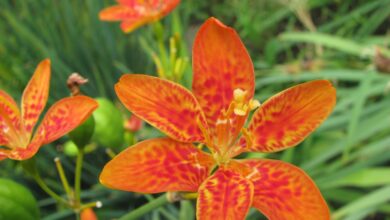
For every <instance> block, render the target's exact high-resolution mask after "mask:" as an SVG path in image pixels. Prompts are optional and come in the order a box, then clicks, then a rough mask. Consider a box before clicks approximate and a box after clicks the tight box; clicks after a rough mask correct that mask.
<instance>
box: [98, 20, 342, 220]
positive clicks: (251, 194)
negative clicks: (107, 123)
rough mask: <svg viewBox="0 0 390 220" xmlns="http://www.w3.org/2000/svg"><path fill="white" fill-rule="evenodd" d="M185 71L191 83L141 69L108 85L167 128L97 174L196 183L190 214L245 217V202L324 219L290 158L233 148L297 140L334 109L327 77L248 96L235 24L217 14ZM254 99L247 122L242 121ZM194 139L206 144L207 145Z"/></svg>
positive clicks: (249, 68)
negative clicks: (249, 155) (262, 97)
mask: <svg viewBox="0 0 390 220" xmlns="http://www.w3.org/2000/svg"><path fill="white" fill-rule="evenodd" d="M193 71H194V79H193V84H192V90H193V92H192V93H191V92H190V91H188V90H187V89H185V88H184V87H182V86H180V85H178V84H175V83H173V82H170V81H167V80H163V79H159V78H155V77H151V76H146V75H135V74H127V75H125V76H123V77H122V78H121V79H120V81H119V83H117V84H116V86H115V90H116V93H117V95H118V97H119V99H120V100H121V101H122V103H123V104H124V105H125V106H126V107H127V108H128V109H129V110H130V111H132V112H133V113H134V114H135V115H137V116H139V117H140V118H142V119H143V120H145V121H147V122H149V123H150V124H152V125H153V126H155V127H157V128H158V129H160V130H162V131H163V132H165V133H166V134H167V135H168V136H169V138H157V139H151V140H146V141H143V142H140V143H137V144H136V145H135V146H133V147H129V148H128V149H126V150H125V151H124V152H122V153H120V154H119V155H118V156H116V157H115V158H114V159H113V160H112V161H110V162H109V163H108V164H107V165H106V166H105V167H104V169H103V172H102V174H101V176H100V181H101V182H102V183H103V184H104V185H106V186H108V187H110V188H114V189H120V190H126V191H134V192H140V193H160V192H164V191H188V192H198V199H197V218H198V219H212V220H217V219H244V218H245V216H246V214H247V212H248V210H249V208H250V207H251V206H253V207H255V208H257V209H258V210H260V211H261V212H262V213H263V214H264V215H266V216H267V217H268V218H269V219H274V220H275V219H329V210H328V207H327V205H326V202H325V201H324V199H323V197H322V195H321V193H320V191H319V190H318V188H317V187H316V185H315V184H314V182H313V181H312V180H311V179H310V178H309V177H308V176H307V175H306V174H305V172H304V171H302V170H301V169H299V168H298V167H295V166H293V165H291V164H288V163H284V162H281V161H276V160H269V159H251V160H236V159H232V158H233V157H234V156H236V155H238V154H240V153H241V152H253V151H256V152H257V151H260V152H276V151H280V150H283V149H285V148H289V147H293V146H295V145H297V144H298V143H300V142H301V141H302V140H303V139H304V138H305V137H306V136H308V135H309V134H310V133H311V132H312V131H313V130H314V129H316V128H317V127H318V126H319V125H320V124H321V123H322V121H324V120H325V119H326V118H327V116H328V115H329V114H330V112H331V111H332V109H333V107H334V105H335V102H336V91H335V89H334V88H333V87H332V85H331V84H330V83H329V82H328V81H326V80H316V81H311V82H307V83H303V84H300V85H297V86H294V87H292V88H289V89H287V90H285V91H283V92H281V93H279V94H277V95H275V96H273V97H271V98H270V99H269V100H268V101H266V102H265V103H264V104H262V105H261V106H260V103H259V102H257V101H256V100H253V95H254V70H253V65H252V62H251V59H250V57H249V55H248V52H247V51H246V49H245V47H244V45H243V43H242V42H241V40H240V38H239V36H238V35H237V33H236V32H235V31H234V30H233V29H232V28H229V27H226V26H225V25H223V24H222V23H221V22H220V21H218V20H217V19H215V18H210V19H208V20H207V21H206V22H205V24H203V26H202V27H201V28H200V30H199V32H198V34H197V36H196V38H195V42H194V48H193ZM259 106H260V107H259ZM257 107H259V108H258V109H257V110H256V111H255V112H254V114H253V117H252V119H251V121H250V122H249V126H248V128H242V127H243V125H244V124H245V121H246V119H247V116H248V114H249V112H250V111H251V110H253V109H255V108H257ZM240 133H242V135H240ZM193 142H198V143H202V144H205V145H206V146H207V147H208V148H209V152H210V154H209V153H206V152H203V151H201V149H200V148H196V147H194V146H193V145H192V143H193ZM216 167H217V169H216Z"/></svg>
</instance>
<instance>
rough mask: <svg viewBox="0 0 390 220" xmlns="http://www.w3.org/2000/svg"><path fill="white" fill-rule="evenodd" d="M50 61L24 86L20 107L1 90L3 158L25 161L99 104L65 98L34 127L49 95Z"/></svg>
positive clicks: (0, 118) (37, 70)
mask: <svg viewBox="0 0 390 220" xmlns="http://www.w3.org/2000/svg"><path fill="white" fill-rule="evenodd" d="M49 84H50V60H48V59H46V60H44V61H42V62H41V63H40V64H39V65H38V67H37V68H36V70H35V73H34V75H33V76H32V78H31V80H30V82H29V83H28V85H27V87H26V88H25V90H24V92H23V96H22V101H21V110H19V108H18V106H17V105H16V103H15V101H14V100H13V98H12V97H11V96H10V95H8V94H7V93H6V92H4V91H2V90H0V146H2V147H0V160H3V159H6V158H10V159H13V160H26V159H29V158H31V157H32V156H34V155H35V153H36V152H37V151H38V149H39V148H40V147H41V146H42V145H45V144H48V143H51V142H53V141H55V140H56V139H58V138H60V137H61V136H63V135H65V134H66V133H68V132H69V131H71V130H73V129H74V128H76V127H77V126H78V125H80V124H81V123H83V122H84V121H85V120H86V119H87V118H88V117H89V116H90V115H91V114H92V112H93V110H95V109H96V108H97V106H98V104H97V102H96V101H95V100H93V99H92V98H89V97H87V96H74V97H68V98H63V99H61V100H60V101H58V102H56V103H55V104H54V105H53V106H51V107H50V109H49V110H48V111H47V113H46V115H45V117H44V118H43V120H42V122H41V124H40V125H39V127H38V128H37V129H36V131H35V134H34V136H33V135H32V134H33V129H34V127H35V125H36V123H37V122H38V119H39V116H40V115H41V113H42V111H43V109H44V108H45V105H46V102H47V98H48V95H49Z"/></svg>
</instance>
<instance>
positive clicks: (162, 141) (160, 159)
mask: <svg viewBox="0 0 390 220" xmlns="http://www.w3.org/2000/svg"><path fill="white" fill-rule="evenodd" d="M213 165H214V161H213V159H212V157H211V156H210V155H208V154H206V153H203V152H202V151H201V150H199V149H197V148H196V147H194V146H193V145H192V144H189V143H182V142H177V141H174V140H172V139H170V138H158V139H151V140H146V141H143V142H140V143H137V144H136V145H134V146H132V147H129V148H127V149H126V150H125V151H123V152H122V153H120V154H119V155H117V156H116V157H115V158H114V159H113V160H111V161H110V162H109V163H107V164H106V166H105V167H104V169H103V171H102V174H101V175H100V182H101V183H102V184H103V185H105V186H107V187H110V188H113V189H119V190H125V191H133V192H139V193H159V192H165V191H191V192H195V191H197V190H198V187H199V185H200V184H201V183H202V182H203V181H204V180H205V179H206V178H207V176H208V175H209V172H210V170H211V168H212V166H213Z"/></svg>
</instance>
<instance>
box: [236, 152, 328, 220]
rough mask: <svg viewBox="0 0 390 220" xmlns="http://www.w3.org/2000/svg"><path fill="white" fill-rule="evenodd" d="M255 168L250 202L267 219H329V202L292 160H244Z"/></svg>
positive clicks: (251, 178)
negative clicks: (327, 202)
mask: <svg viewBox="0 0 390 220" xmlns="http://www.w3.org/2000/svg"><path fill="white" fill-rule="evenodd" d="M240 162H241V163H243V164H245V165H246V166H247V167H250V168H251V169H254V170H255V171H257V174H259V175H254V173H251V174H250V175H249V176H247V178H249V179H250V180H251V181H253V185H254V197H253V204H252V205H253V206H254V207H255V208H257V209H259V211H261V212H262V213H263V214H264V215H265V216H267V217H268V218H269V219H270V220H279V219H285V220H295V219H301V220H312V219H318V220H329V219H330V213H329V209H328V206H327V205H326V202H325V200H324V198H323V197H322V195H321V192H320V191H319V190H318V188H317V186H316V185H315V183H314V182H313V181H312V180H311V179H310V177H309V176H307V174H306V173H305V172H304V171H303V170H301V169H299V168H298V167H295V166H293V165H291V164H288V163H285V162H282V161H277V160H268V159H260V160H244V161H240Z"/></svg>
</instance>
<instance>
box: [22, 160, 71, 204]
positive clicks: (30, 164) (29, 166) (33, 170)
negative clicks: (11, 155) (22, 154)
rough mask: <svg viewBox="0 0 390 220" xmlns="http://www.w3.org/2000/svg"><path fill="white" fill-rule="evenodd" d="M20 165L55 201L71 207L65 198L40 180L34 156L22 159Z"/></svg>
mask: <svg viewBox="0 0 390 220" xmlns="http://www.w3.org/2000/svg"><path fill="white" fill-rule="evenodd" d="M21 165H22V168H23V170H24V171H25V172H26V173H28V174H29V175H31V177H33V178H34V180H35V182H36V183H37V184H38V185H39V187H41V189H42V190H43V191H45V192H46V193H47V194H48V195H49V196H51V197H52V198H53V199H55V200H56V201H57V202H59V203H61V204H63V205H65V206H67V207H71V206H70V204H69V203H68V202H67V201H66V200H65V199H63V198H62V197H61V196H60V195H58V194H57V193H55V192H54V191H53V190H51V189H50V188H49V186H48V185H46V183H45V182H44V181H43V180H42V177H41V174H40V173H39V171H38V168H37V165H36V162H35V158H34V157H33V158H31V159H29V160H24V161H22V162H21Z"/></svg>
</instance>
